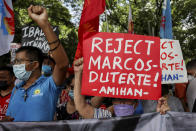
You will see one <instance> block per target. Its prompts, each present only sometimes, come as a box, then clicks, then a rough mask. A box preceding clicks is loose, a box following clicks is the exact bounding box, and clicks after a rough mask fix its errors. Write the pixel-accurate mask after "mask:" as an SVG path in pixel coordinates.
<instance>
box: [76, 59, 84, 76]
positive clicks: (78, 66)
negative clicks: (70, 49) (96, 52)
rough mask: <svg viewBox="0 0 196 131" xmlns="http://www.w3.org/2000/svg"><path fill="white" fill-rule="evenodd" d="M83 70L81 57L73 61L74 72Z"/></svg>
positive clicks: (80, 72)
mask: <svg viewBox="0 0 196 131" xmlns="http://www.w3.org/2000/svg"><path fill="white" fill-rule="evenodd" d="M82 71H83V57H82V58H79V59H77V60H75V61H74V72H75V74H82Z"/></svg>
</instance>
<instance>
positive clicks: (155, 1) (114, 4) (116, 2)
mask: <svg viewBox="0 0 196 131" xmlns="http://www.w3.org/2000/svg"><path fill="white" fill-rule="evenodd" d="M162 4H163V0H148V1H147V0H138V1H137V2H136V1H135V0H107V10H106V14H107V20H108V21H106V20H105V17H103V19H102V21H103V24H102V31H103V32H107V24H108V29H109V32H121V33H126V32H127V25H128V12H129V5H131V7H132V15H133V20H134V32H135V34H140V35H152V34H154V35H155V36H159V28H160V20H161V19H160V18H161V11H162ZM195 7H196V1H193V0H186V1H184V0H171V9H172V23H173V34H174V39H177V40H179V41H180V44H181V48H182V51H183V55H184V58H185V60H188V59H191V58H195V55H196V52H195V50H196V44H195V43H196V13H195V12H196V9H195ZM152 32H154V33H152Z"/></svg>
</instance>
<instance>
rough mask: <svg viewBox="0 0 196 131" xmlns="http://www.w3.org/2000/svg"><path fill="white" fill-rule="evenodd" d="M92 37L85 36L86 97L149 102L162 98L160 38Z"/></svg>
mask: <svg viewBox="0 0 196 131" xmlns="http://www.w3.org/2000/svg"><path fill="white" fill-rule="evenodd" d="M90 34H91V37H88V38H87V39H85V38H86V35H89V34H85V35H84V37H83V38H84V42H83V56H84V69H83V80H82V94H83V95H92V96H103V97H116V98H130V99H149V100H156V99H158V98H159V97H160V96H161V68H160V39H159V38H158V37H150V36H141V35H132V34H122V33H90Z"/></svg>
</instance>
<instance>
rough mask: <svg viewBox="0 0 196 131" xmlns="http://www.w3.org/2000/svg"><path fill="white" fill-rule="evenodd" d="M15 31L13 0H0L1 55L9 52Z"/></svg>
mask: <svg viewBox="0 0 196 131" xmlns="http://www.w3.org/2000/svg"><path fill="white" fill-rule="evenodd" d="M14 31H15V28H14V12H13V6H12V0H0V41H1V42H0V56H1V55H3V54H6V53H8V52H9V50H10V44H11V42H12V40H13V38H14Z"/></svg>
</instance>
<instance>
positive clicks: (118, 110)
mask: <svg viewBox="0 0 196 131" xmlns="http://www.w3.org/2000/svg"><path fill="white" fill-rule="evenodd" d="M74 71H75V87H74V101H75V106H76V109H77V110H78V112H79V113H80V115H81V116H82V117H83V118H110V117H112V116H129V115H132V114H133V113H134V110H135V107H136V101H135V100H131V99H113V105H112V106H110V108H107V109H106V110H104V109H100V108H98V109H97V108H94V107H93V106H91V105H89V104H87V103H86V102H85V96H83V95H81V79H82V71H83V58H80V59H78V60H76V61H75V62H74ZM168 110H169V107H168V105H167V101H166V99H165V98H160V99H159V101H158V104H157V111H158V112H160V113H161V114H164V113H165V112H166V111H168Z"/></svg>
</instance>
